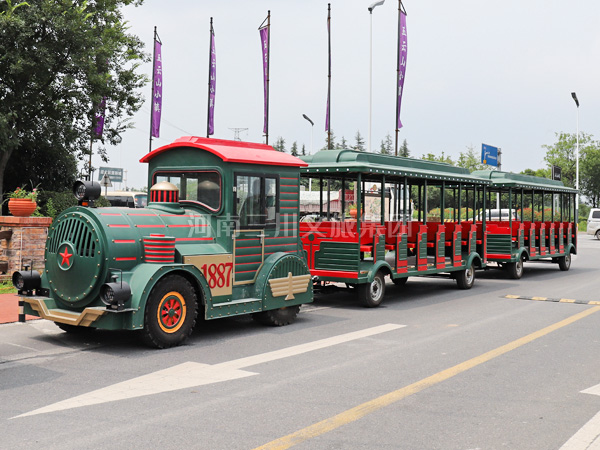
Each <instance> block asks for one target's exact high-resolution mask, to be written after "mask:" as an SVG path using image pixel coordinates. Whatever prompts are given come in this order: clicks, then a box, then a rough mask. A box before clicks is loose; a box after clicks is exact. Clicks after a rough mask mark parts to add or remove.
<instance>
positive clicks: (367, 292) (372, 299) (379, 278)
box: [357, 272, 385, 308]
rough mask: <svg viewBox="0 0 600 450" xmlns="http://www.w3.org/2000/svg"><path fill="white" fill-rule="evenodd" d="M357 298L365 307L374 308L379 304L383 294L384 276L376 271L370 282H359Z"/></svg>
mask: <svg viewBox="0 0 600 450" xmlns="http://www.w3.org/2000/svg"><path fill="white" fill-rule="evenodd" d="M357 287H358V289H357V290H358V298H359V299H360V301H361V303H362V304H363V306H365V307H366V308H376V307H377V306H379V305H381V302H382V301H383V296H384V294H385V278H384V277H383V274H382V273H381V272H377V274H376V275H375V278H373V281H372V282H371V283H365V284H359V285H358V286H357Z"/></svg>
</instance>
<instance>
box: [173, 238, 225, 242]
mask: <svg viewBox="0 0 600 450" xmlns="http://www.w3.org/2000/svg"><path fill="white" fill-rule="evenodd" d="M175 240H176V241H178V242H179V241H214V240H215V238H211V237H206V238H177V239H175Z"/></svg>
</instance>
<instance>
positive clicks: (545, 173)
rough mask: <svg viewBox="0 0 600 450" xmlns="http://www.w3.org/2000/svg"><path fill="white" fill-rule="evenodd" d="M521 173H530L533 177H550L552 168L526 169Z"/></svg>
mask: <svg viewBox="0 0 600 450" xmlns="http://www.w3.org/2000/svg"><path fill="white" fill-rule="evenodd" d="M521 173H522V174H523V175H530V176H533V177H542V178H550V170H549V169H537V170H533V169H525V170H522V171H521Z"/></svg>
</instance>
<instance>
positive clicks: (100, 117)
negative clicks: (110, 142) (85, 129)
mask: <svg viewBox="0 0 600 450" xmlns="http://www.w3.org/2000/svg"><path fill="white" fill-rule="evenodd" d="M105 112H106V97H102V101H101V102H100V105H99V106H98V112H96V128H94V135H95V136H96V139H100V138H101V137H102V133H103V132H104V113H105Z"/></svg>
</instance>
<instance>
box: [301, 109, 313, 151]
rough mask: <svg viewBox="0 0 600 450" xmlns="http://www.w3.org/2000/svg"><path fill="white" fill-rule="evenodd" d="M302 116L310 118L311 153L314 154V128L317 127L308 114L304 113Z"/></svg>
mask: <svg viewBox="0 0 600 450" xmlns="http://www.w3.org/2000/svg"><path fill="white" fill-rule="evenodd" d="M302 117H304V118H305V119H306V120H308V123H310V154H311V155H312V153H313V128H314V127H315V123H314V122H313V121H312V120H310V117H308V116H307V115H306V114H302Z"/></svg>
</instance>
